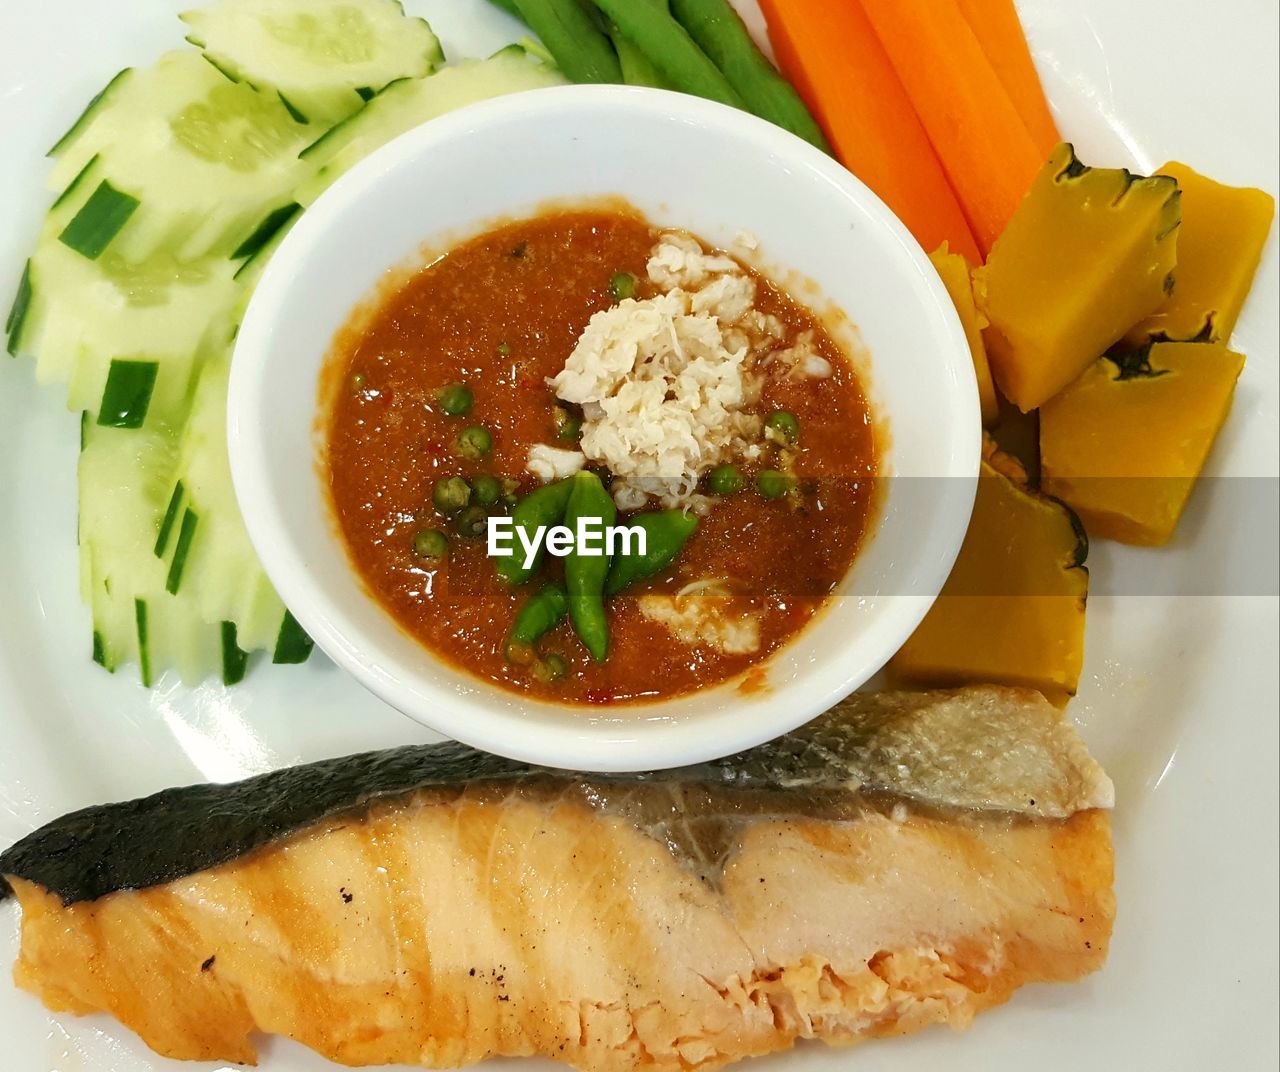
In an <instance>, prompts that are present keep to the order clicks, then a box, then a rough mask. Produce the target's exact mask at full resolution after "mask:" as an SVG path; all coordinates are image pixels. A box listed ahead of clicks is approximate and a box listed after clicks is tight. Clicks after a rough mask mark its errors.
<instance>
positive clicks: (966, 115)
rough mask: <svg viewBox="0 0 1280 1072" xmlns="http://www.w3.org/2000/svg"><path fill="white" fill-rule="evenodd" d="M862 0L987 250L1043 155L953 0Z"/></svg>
mask: <svg viewBox="0 0 1280 1072" xmlns="http://www.w3.org/2000/svg"><path fill="white" fill-rule="evenodd" d="M857 2H859V0H854V3H853V4H851V6H856V3H857ZM860 2H861V5H862V9H863V10H864V11H865V12H866V14H867V16H868V17H869V18H870V20H871V24H872V26H874V27H875V31H876V35H877V36H878V37H879V38H880V43H881V44H882V45H883V46H884V49H885V51H886V52H887V53H888V54H889V60H890V62H891V63H892V64H893V68H894V70H895V71H897V72H898V77H899V78H900V79H901V80H902V84H903V86H904V87H905V88H906V91H907V96H908V97H909V98H910V100H911V103H912V104H913V105H914V106H915V110H916V114H917V115H919V117H920V121H921V123H922V124H923V125H924V129H925V130H926V131H928V134H929V140H930V141H931V142H933V147H934V149H935V150H936V152H937V154H938V158H939V159H940V160H941V161H942V167H943V169H944V170H945V171H946V173H947V177H948V178H949V179H950V180H951V186H952V188H953V189H954V190H955V192H956V196H957V197H958V198H959V199H960V205H961V207H962V208H963V209H964V214H965V216H966V217H967V218H968V220H969V226H970V227H971V228H972V229H973V234H974V237H975V238H977V240H978V246H979V248H980V249H981V250H982V252H983V254H984V255H985V254H986V253H988V252H989V251H990V249H991V246H992V245H993V244H994V243H995V240H996V239H997V238H998V237H999V236H1000V232H1001V231H1003V230H1004V228H1005V225H1006V224H1007V223H1008V222H1009V220H1010V218H1011V217H1012V216H1013V213H1014V210H1015V209H1016V208H1017V207H1018V205H1019V203H1020V202H1021V201H1022V198H1023V195H1024V194H1026V192H1027V191H1028V190H1029V189H1030V188H1031V183H1032V181H1033V180H1034V179H1035V177H1036V174H1037V173H1038V172H1039V170H1040V165H1041V164H1043V163H1044V154H1043V153H1042V152H1041V151H1040V149H1039V148H1038V147H1037V145H1036V143H1035V142H1034V141H1033V140H1032V138H1031V135H1030V134H1028V133H1027V128H1026V127H1025V126H1023V123H1022V117H1021V116H1020V115H1018V111H1017V109H1016V108H1014V106H1013V102H1012V101H1011V100H1010V99H1009V94H1008V93H1006V92H1005V88H1004V86H1003V85H1001V84H1000V79H999V78H997V77H996V73H995V71H994V70H993V69H992V66H991V64H990V63H989V62H988V61H987V57H986V56H985V55H984V54H983V51H982V47H981V46H980V45H979V44H978V39H977V38H976V37H975V36H974V34H973V31H972V30H970V29H969V24H968V23H967V22H965V20H964V16H963V15H961V14H960V9H959V7H957V6H956V3H955V0H860Z"/></svg>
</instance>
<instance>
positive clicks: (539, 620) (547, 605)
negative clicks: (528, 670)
mask: <svg viewBox="0 0 1280 1072" xmlns="http://www.w3.org/2000/svg"><path fill="white" fill-rule="evenodd" d="M568 612H569V596H568V594H567V593H566V592H565V590H564V589H563V588H561V587H560V585H558V584H554V583H551V582H548V583H547V584H544V585H543V586H542V587H541V588H539V589H538V591H537V592H535V593H534V594H533V595H532V596H530V597H529V598H528V599H527V600H526V601H525V604H524V606H523V607H521V608H520V612H519V613H518V614H517V615H516V620H515V622H514V624H513V625H512V626H511V632H510V633H509V634H507V647H506V656H507V660H508V661H509V662H513V663H518V662H522V661H524V659H523V656H525V655H528V656H529V657H530V658H532V653H533V648H534V646H535V645H536V644H537V643H538V641H539V640H541V639H542V638H543V637H544V636H546V635H547V634H548V633H549V632H551V630H552V629H554V628H555V627H556V626H557V625H559V624H560V622H561V621H562V620H563V619H564V616H565V615H566V614H567V613H568Z"/></svg>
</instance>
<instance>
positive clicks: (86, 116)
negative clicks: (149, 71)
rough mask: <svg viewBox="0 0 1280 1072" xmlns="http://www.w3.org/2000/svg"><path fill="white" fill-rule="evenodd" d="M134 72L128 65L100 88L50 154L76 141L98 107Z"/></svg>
mask: <svg viewBox="0 0 1280 1072" xmlns="http://www.w3.org/2000/svg"><path fill="white" fill-rule="evenodd" d="M132 74H133V71H132V70H131V69H130V68H128V67H126V68H125V69H124V70H123V71H120V72H118V73H117V74H116V75H115V76H114V77H113V78H112V79H111V81H110V82H108V83H107V84H106V85H105V86H103V87H102V88H101V89H100V90H98V92H97V93H96V94H95V95H94V96H93V97H92V98H91V99H90V101H89V103H88V104H87V105H85V109H84V111H83V112H81V113H80V116H79V118H77V119H76V121H75V122H74V123H72V124H71V126H70V128H69V129H68V130H67V132H66V133H65V134H63V135H62V137H60V138H59V139H58V140H57V142H56V143H55V144H54V146H53V148H52V149H50V150H49V155H50V156H57V155H58V154H59V153H61V152H62V151H63V150H64V149H66V148H67V146H69V145H70V144H71V143H72V142H74V141H75V140H76V138H78V137H79V136H80V134H81V133H82V132H83V131H84V129H85V127H87V126H88V125H89V122H90V121H91V120H92V119H93V118H94V116H95V115H97V113H98V109H100V108H101V107H102V106H103V105H104V104H105V103H106V102H107V101H108V99H110V97H111V95H112V94H113V93H115V92H116V91H117V90H118V89H119V88H120V87H121V86H122V85H123V84H124V82H125V81H126V80H127V79H128V78H130V77H131V76H132Z"/></svg>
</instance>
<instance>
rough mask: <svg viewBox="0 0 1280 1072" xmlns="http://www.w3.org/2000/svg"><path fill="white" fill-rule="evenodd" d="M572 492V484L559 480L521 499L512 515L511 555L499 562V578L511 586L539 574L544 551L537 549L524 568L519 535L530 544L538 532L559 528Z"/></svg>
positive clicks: (503, 557) (540, 545) (522, 547)
mask: <svg viewBox="0 0 1280 1072" xmlns="http://www.w3.org/2000/svg"><path fill="white" fill-rule="evenodd" d="M572 491H573V481H572V480H561V481H559V482H558V483H555V484H548V485H547V486H546V487H544V488H539V489H538V490H537V491H531V492H530V493H529V494H528V495H526V496H525V497H524V498H523V499H521V500H520V501H519V502H518V503H517V504H516V507H515V509H514V510H512V511H511V521H512V525H513V532H512V551H511V554H509V555H504V556H502V557H501V558H500V559H498V575H499V576H500V577H502V579H503V580H505V581H507V582H509V583H510V584H524V582H525V581H527V580H528V579H529V578H530V577H532V576H533V575H534V574H535V573H537V572H538V569H539V567H540V566H541V565H542V556H543V554H544V553H545V548H544V547H543V546H542V544H541V543H539V545H538V551H537V554H536V555H535V556H534V559H533V562H532V564H530V565H529V566H528V567H527V568H526V566H525V564H524V558H525V550H524V544H523V543H522V542H521V539H520V533H521V532H523V533H524V534H525V538H526V539H527V540H530V541H532V540H533V538H534V535H535V534H536V533H537V531H538V529H539V528H543V527H550V526H551V525H558V524H559V523H560V520H561V518H563V517H564V511H565V507H566V506H567V505H568V503H569V493H570V492H572Z"/></svg>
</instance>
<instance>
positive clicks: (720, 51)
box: [671, 0, 831, 153]
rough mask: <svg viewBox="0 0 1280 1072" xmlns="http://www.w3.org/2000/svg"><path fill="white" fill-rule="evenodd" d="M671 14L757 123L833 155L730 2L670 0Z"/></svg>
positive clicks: (799, 101)
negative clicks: (779, 129)
mask: <svg viewBox="0 0 1280 1072" xmlns="http://www.w3.org/2000/svg"><path fill="white" fill-rule="evenodd" d="M671 13H672V14H673V15H674V16H675V17H676V19H677V20H678V21H679V22H680V25H681V26H683V27H684V28H685V29H686V30H687V31H688V32H689V36H690V37H692V38H693V39H694V41H696V42H697V44H698V46H699V47H700V48H701V49H702V51H703V52H705V53H706V54H707V56H708V57H710V59H711V62H712V63H714V64H715V65H716V67H718V68H719V69H720V71H721V72H722V73H723V74H724V76H725V79H726V80H727V81H728V83H729V85H731V86H732V87H733V88H734V89H735V90H736V91H737V92H738V94H739V96H741V97H742V99H743V100H744V101H745V102H746V105H747V108H748V109H750V110H751V111H752V112H754V113H755V114H756V115H758V116H759V117H760V118H761V119H767V120H769V122H771V123H776V124H777V125H778V126H780V127H782V128H783V129H784V130H789V131H791V133H792V134H796V135H798V136H799V137H801V138H804V140H805V141H807V142H809V143H810V144H812V145H816V146H817V147H818V148H819V149H821V150H822V151H823V152H824V153H829V152H831V146H830V145H829V144H828V142H827V139H826V136H825V135H824V134H823V133H822V128H821V127H820V126H818V123H817V120H815V119H814V118H813V116H812V115H810V114H809V109H808V108H806V107H805V103H804V101H802V100H801V99H800V94H798V93H797V92H796V91H795V90H794V89H793V88H792V86H791V83H790V82H788V81H787V80H786V79H785V78H783V77H782V75H780V74H779V73H778V71H777V69H776V68H775V67H774V66H773V64H772V63H770V62H769V60H768V57H766V56H765V54H764V53H763V52H761V51H760V49H759V48H758V47H756V43H755V41H754V40H752V37H751V33H750V31H748V30H747V28H746V26H745V25H743V22H742V19H741V18H740V17H739V16H738V13H737V12H736V11H734V9H733V5H732V4H730V3H729V0H671Z"/></svg>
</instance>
